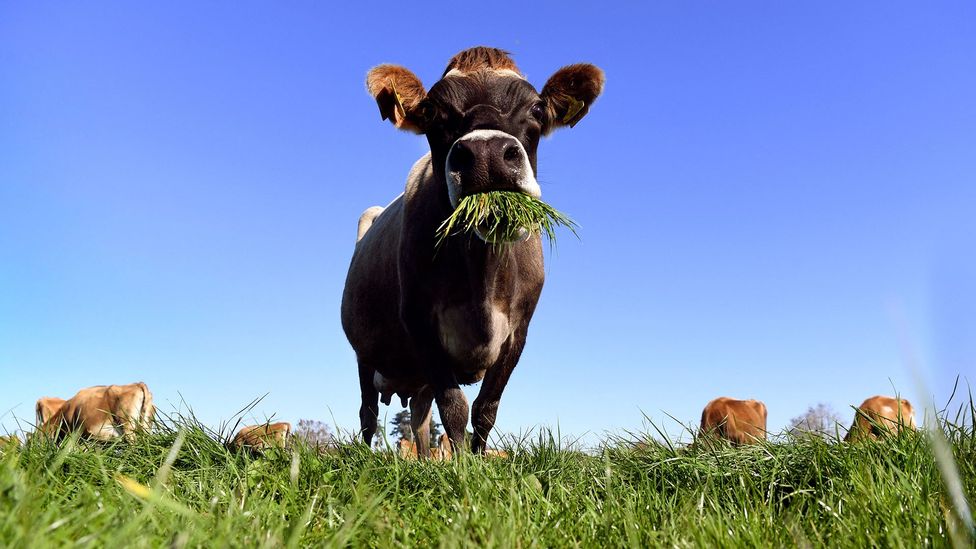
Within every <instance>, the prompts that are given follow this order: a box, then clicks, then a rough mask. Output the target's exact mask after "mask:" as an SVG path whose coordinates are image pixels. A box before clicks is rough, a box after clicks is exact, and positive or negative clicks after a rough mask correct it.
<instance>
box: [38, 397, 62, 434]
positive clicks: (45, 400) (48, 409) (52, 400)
mask: <svg viewBox="0 0 976 549" xmlns="http://www.w3.org/2000/svg"><path fill="white" fill-rule="evenodd" d="M65 402H67V401H66V400H64V399H63V398H58V397H41V398H39V399H37V404H36V405H35V406H34V413H35V415H36V416H37V423H36V424H35V427H37V428H38V429H40V428H41V426H42V425H44V424H46V423H47V422H49V421H50V420H51V418H52V417H54V414H56V413H57V412H58V410H60V409H61V407H62V406H64V403H65Z"/></svg>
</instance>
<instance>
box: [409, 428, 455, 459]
mask: <svg viewBox="0 0 976 549" xmlns="http://www.w3.org/2000/svg"><path fill="white" fill-rule="evenodd" d="M397 451H398V452H399V453H400V457H401V458H403V459H417V457H418V452H417V444H416V443H414V442H413V441H412V440H407V439H405V438H401V439H400V440H398V441H397ZM451 456H452V453H451V440H450V439H449V438H448V437H447V433H441V436H439V437H437V446H436V447H434V448H431V449H430V457H431V459H433V460H436V461H450V459H451Z"/></svg>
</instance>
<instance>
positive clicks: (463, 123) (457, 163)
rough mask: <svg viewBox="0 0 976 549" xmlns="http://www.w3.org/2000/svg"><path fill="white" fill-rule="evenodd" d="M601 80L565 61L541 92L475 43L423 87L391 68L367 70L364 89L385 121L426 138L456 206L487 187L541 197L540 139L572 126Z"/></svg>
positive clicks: (589, 68)
mask: <svg viewBox="0 0 976 549" xmlns="http://www.w3.org/2000/svg"><path fill="white" fill-rule="evenodd" d="M603 81H604V78H603V71H601V70H600V69H599V68H598V67H596V66H594V65H589V64H578V65H570V66H567V67H563V68H561V69H559V70H558V71H556V73H555V74H553V75H552V76H551V77H550V78H549V80H548V81H547V82H546V85H545V86H543V88H542V92H541V93H540V92H538V91H536V89H535V88H534V87H533V86H532V84H530V83H529V82H528V81H526V80H525V77H524V76H522V74H521V73H520V72H519V70H518V67H516V66H515V62H514V61H512V59H511V58H510V57H509V56H508V54H507V53H506V52H504V51H502V50H498V49H495V48H485V47H477V48H471V49H468V50H465V51H463V52H461V53H459V54H457V55H455V56H454V57H453V58H452V59H451V61H450V62H449V63H448V65H447V69H445V71H444V74H443V76H442V77H441V79H440V80H439V81H438V82H437V83H435V84H434V85H433V86H431V88H430V91H429V92H428V91H425V90H424V86H423V84H421V82H420V80H419V79H418V78H417V77H416V76H415V75H414V74H413V73H412V72H410V71H409V70H407V69H405V68H403V67H400V66H397V65H380V66H378V67H375V68H374V69H373V70H371V71H369V74H368V75H367V77H366V87H367V88H368V90H369V92H370V94H371V95H372V96H373V97H374V98H375V99H376V103H377V104H378V105H379V108H380V114H381V115H382V117H383V119H384V120H387V119H389V120H390V121H391V122H392V123H393V125H394V126H396V127H397V128H400V129H402V130H407V131H412V132H415V133H422V134H425V135H426V136H427V141H428V142H429V143H430V152H431V158H432V161H433V163H434V169H435V174H436V175H437V176H438V178H439V179H441V180H443V181H445V182H446V183H447V193H448V198H449V199H450V202H451V207H456V206H457V204H458V201H459V200H460V199H461V198H463V197H464V196H467V195H469V194H475V193H479V192H485V191H491V190H509V191H521V192H524V193H527V194H530V195H532V196H535V197H539V196H541V189H540V188H539V184H538V182H537V181H536V149H537V147H538V145H539V138H540V136H543V135H547V134H549V133H550V132H552V131H553V130H555V129H556V128H559V127H562V126H570V127H573V126H575V125H576V123H577V122H579V121H580V119H582V118H583V116H585V115H586V113H587V111H589V108H590V105H592V104H593V101H594V100H595V99H596V98H597V96H599V95H600V92H601V91H602V90H603Z"/></svg>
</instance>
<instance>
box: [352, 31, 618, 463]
mask: <svg viewBox="0 0 976 549" xmlns="http://www.w3.org/2000/svg"><path fill="white" fill-rule="evenodd" d="M367 86H368V88H369V90H370V93H372V94H373V96H374V97H375V98H376V100H377V104H378V105H379V107H380V111H381V113H382V114H383V117H384V119H386V118H389V119H390V120H391V121H393V123H394V124H395V125H396V126H398V127H400V128H402V129H408V130H413V131H417V132H418V133H425V134H426V135H427V138H428V142H429V144H430V146H431V152H430V153H429V154H427V155H425V156H424V157H422V158H421V159H420V160H419V161H417V163H416V164H415V165H414V167H413V169H412V170H411V171H410V173H409V175H408V178H407V182H406V186H405V190H404V193H403V194H402V195H400V196H399V197H397V198H396V199H395V200H394V201H393V202H392V203H390V204H389V205H388V206H387V207H386V208H378V207H373V208H370V209H369V210H367V211H366V212H364V213H363V215H362V216H361V217H360V220H359V227H358V232H357V244H356V249H355V252H354V253H353V258H352V262H351V264H350V267H349V274H348V277H347V279H346V286H345V290H344V292H343V298H342V325H343V329H344V330H345V332H346V336H347V337H348V339H349V342H350V343H351V344H352V347H353V349H355V351H356V357H357V361H358V364H359V377H360V391H361V396H362V406H361V408H360V419H361V422H362V429H363V437H364V440H365V441H366V443H367V444H368V443H369V442H370V441H371V439H372V436H373V434H374V433H375V431H376V425H377V421H376V416H377V413H378V403H377V401H378V400H380V399H382V401H383V402H384V403H386V404H389V403H390V399H391V398H392V396H393V395H394V394H396V395H398V396H399V397H400V398H401V400H402V401H403V403H404V404H405V405H406V404H407V403H408V402H409V406H410V411H411V418H412V424H411V427H412V429H413V432H414V434H415V436H416V439H417V441H418V453H419V454H420V455H421V456H427V455H428V446H429V421H430V415H431V405H432V402H433V401H435V400H436V402H437V405H438V408H439V411H440V417H441V421H442V423H443V424H444V429H445V431H446V434H447V435H448V436H449V437H450V440H451V441H454V442H455V443H456V442H458V441H460V440H463V436H464V430H465V426H466V425H467V421H468V404H467V401H466V399H465V397H464V394H463V393H462V392H461V389H460V388H459V385H462V384H471V383H476V382H478V381H482V380H484V383H483V385H482V388H481V391H480V393H479V395H478V398H477V399H476V400H475V402H474V406H473V408H472V410H471V411H472V416H473V417H472V424H473V428H474V437H473V439H472V440H473V443H472V449H473V450H474V451H476V452H483V451H484V449H485V442H486V440H487V437H488V433H489V431H490V430H491V428H492V426H493V425H494V421H495V413H496V410H497V407H498V403H499V400H500V398H501V394H502V390H503V389H504V387H505V385H506V383H507V382H508V378H509V376H510V375H511V373H512V370H513V369H514V368H515V365H516V364H517V362H518V359H519V356H520V355H521V353H522V348H523V346H524V345H525V338H526V334H527V332H528V326H529V321H530V320H531V318H532V314H533V312H534V310H535V306H536V303H537V302H538V299H539V295H540V293H541V291H542V285H543V281H544V278H545V273H544V268H543V255H542V244H541V239H540V237H539V235H538V234H531V235H529V236H528V238H526V239H523V240H521V241H517V242H509V243H505V244H503V245H493V244H488V243H486V242H485V241H484V240H482V237H481V235H480V234H479V235H474V234H460V235H453V236H450V237H448V238H446V239H445V240H444V241H443V242H442V243H441V244H440V246H439V247H436V242H437V240H436V238H435V235H436V232H437V229H438V227H439V226H440V224H441V223H442V222H443V221H444V220H445V219H446V218H447V217H448V216H450V214H451V213H452V212H453V210H454V208H455V207H456V206H457V202H458V200H460V198H461V197H463V196H466V195H467V194H474V193H476V192H485V191H488V190H509V191H516V192H524V193H527V194H530V195H533V196H539V194H540V193H541V191H540V190H539V186H538V183H537V182H536V179H535V172H536V166H535V157H536V147H537V145H538V139H539V137H540V135H542V134H545V133H548V132H549V131H552V129H553V128H555V127H557V126H560V125H572V124H575V122H576V121H578V120H579V119H580V118H582V116H583V114H585V112H586V109H588V105H589V103H591V102H592V101H593V99H595V97H596V96H597V95H599V92H600V90H601V89H602V86H603V74H602V72H601V71H600V70H599V69H597V68H596V67H593V66H592V65H574V66H571V67H566V68H564V69H562V70H561V71H559V72H557V73H556V75H554V76H553V78H551V79H550V81H549V83H547V84H546V87H545V88H543V91H542V94H541V95H540V94H538V93H537V92H535V90H534V88H532V87H531V85H530V84H528V83H527V82H526V81H525V80H524V78H523V77H522V76H521V74H519V73H518V72H517V69H515V65H514V63H512V61H511V59H510V58H508V56H507V55H506V54H505V53H504V52H501V51H500V50H494V49H491V48H473V49H471V50H466V51H465V52H462V53H460V54H458V55H457V56H455V58H454V59H452V61H451V63H450V64H449V65H448V69H447V70H446V71H445V73H444V76H443V78H442V80H441V81H439V82H438V83H437V84H435V86H433V87H432V88H431V90H430V93H429V94H428V93H427V92H426V91H425V90H424V88H423V86H422V85H421V84H420V81H419V79H417V78H416V77H415V76H414V75H413V74H412V73H410V72H409V71H407V70H406V69H403V68H402V67H395V66H392V65H381V66H379V67H376V68H375V69H373V70H372V71H370V74H369V76H368V77H367ZM576 96H579V97H578V99H573V97H576ZM583 105H585V107H584V106H583Z"/></svg>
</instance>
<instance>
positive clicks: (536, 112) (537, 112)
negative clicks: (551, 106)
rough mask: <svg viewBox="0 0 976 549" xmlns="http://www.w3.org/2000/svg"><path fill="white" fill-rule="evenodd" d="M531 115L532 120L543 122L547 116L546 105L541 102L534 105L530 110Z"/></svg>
mask: <svg viewBox="0 0 976 549" xmlns="http://www.w3.org/2000/svg"><path fill="white" fill-rule="evenodd" d="M529 114H530V115H532V118H535V119H536V120H539V121H541V120H542V118H543V117H544V116H545V115H546V104H545V103H543V102H542V101H540V102H538V103H536V104H535V105H532V107H531V108H530V109H529Z"/></svg>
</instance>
